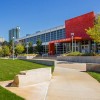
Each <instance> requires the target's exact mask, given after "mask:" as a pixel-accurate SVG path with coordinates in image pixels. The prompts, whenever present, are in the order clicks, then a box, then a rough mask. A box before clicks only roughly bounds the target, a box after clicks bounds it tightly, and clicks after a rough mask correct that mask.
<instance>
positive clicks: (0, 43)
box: [0, 37, 5, 46]
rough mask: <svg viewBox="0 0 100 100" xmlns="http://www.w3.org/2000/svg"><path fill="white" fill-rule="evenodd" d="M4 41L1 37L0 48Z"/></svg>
mask: <svg viewBox="0 0 100 100" xmlns="http://www.w3.org/2000/svg"><path fill="white" fill-rule="evenodd" d="M4 41H5V39H4V38H3V37H0V46H1V45H2V43H3V42H4Z"/></svg>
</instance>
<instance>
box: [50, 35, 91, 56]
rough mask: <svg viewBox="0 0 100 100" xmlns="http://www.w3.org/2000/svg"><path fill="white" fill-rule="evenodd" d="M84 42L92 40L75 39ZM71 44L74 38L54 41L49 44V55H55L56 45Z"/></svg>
mask: <svg viewBox="0 0 100 100" xmlns="http://www.w3.org/2000/svg"><path fill="white" fill-rule="evenodd" d="M82 40H90V38H87V39H86V38H82V37H73V41H75V42H76V41H82ZM69 42H70V43H71V42H72V38H66V39H60V40H54V41H51V42H49V54H51V55H54V54H55V43H69Z"/></svg>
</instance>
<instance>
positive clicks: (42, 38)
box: [40, 34, 45, 42]
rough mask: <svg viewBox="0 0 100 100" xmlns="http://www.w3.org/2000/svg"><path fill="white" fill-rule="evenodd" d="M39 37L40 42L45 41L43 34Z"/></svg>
mask: <svg viewBox="0 0 100 100" xmlns="http://www.w3.org/2000/svg"><path fill="white" fill-rule="evenodd" d="M40 39H41V41H42V42H45V34H42V35H41V38H40Z"/></svg>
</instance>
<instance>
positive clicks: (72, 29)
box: [65, 12, 95, 39]
mask: <svg viewBox="0 0 100 100" xmlns="http://www.w3.org/2000/svg"><path fill="white" fill-rule="evenodd" d="M94 19H95V15H94V12H90V13H87V14H84V15H81V16H78V17H75V18H72V19H69V20H66V21H65V28H66V36H67V38H71V33H74V37H82V39H90V37H89V36H88V35H87V34H86V31H85V29H88V28H89V27H93V26H94Z"/></svg>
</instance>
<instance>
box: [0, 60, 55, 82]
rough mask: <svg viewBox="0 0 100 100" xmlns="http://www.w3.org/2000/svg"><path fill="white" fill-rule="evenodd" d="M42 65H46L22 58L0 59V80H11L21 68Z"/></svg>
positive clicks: (26, 68)
mask: <svg viewBox="0 0 100 100" xmlns="http://www.w3.org/2000/svg"><path fill="white" fill-rule="evenodd" d="M43 67H48V66H46V65H41V64H36V63H33V62H29V61H23V60H8V59H5V60H4V59H0V81H6V80H12V79H13V78H14V76H15V75H16V74H18V73H19V72H20V71H23V70H29V69H36V68H43ZM52 67H53V66H52Z"/></svg>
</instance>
